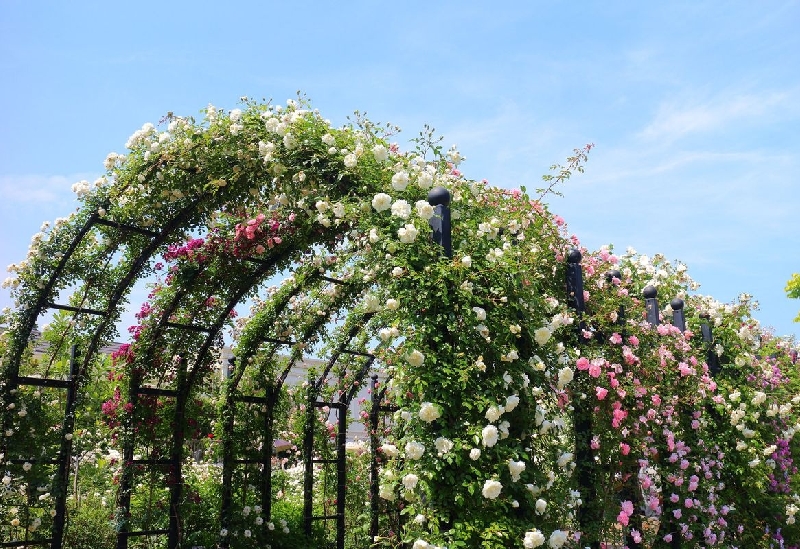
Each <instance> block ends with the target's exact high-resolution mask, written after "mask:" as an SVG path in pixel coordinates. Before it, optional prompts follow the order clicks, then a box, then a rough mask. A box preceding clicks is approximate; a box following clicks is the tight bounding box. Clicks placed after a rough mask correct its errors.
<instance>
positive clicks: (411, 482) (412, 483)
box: [403, 473, 419, 491]
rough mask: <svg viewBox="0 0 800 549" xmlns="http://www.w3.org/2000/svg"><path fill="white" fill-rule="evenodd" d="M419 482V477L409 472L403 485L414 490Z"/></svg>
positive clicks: (404, 478)
mask: <svg viewBox="0 0 800 549" xmlns="http://www.w3.org/2000/svg"><path fill="white" fill-rule="evenodd" d="M417 482H419V477H418V476H417V475H415V474H414V473H408V474H407V475H406V476H404V477H403V486H404V487H405V489H406V490H409V491H410V490H413V489H414V488H416V487H417Z"/></svg>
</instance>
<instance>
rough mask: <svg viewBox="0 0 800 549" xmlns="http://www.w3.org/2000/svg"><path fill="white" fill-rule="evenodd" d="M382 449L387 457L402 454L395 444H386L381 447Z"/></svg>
mask: <svg viewBox="0 0 800 549" xmlns="http://www.w3.org/2000/svg"><path fill="white" fill-rule="evenodd" d="M380 450H381V452H383V454H384V455H385V456H386V457H390V458H392V457H397V456H399V455H400V452H398V450H397V446H395V445H394V444H384V445H382V446H381V447H380Z"/></svg>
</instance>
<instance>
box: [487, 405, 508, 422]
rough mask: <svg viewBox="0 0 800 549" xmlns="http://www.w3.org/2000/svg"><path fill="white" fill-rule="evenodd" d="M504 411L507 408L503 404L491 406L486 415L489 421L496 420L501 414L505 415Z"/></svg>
mask: <svg viewBox="0 0 800 549" xmlns="http://www.w3.org/2000/svg"><path fill="white" fill-rule="evenodd" d="M503 412H505V408H503V407H502V406H489V409H488V410H486V415H485V417H486V419H488V420H489V421H491V422H495V421H497V420H498V419H500V416H502V415H503Z"/></svg>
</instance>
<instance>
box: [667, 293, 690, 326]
mask: <svg viewBox="0 0 800 549" xmlns="http://www.w3.org/2000/svg"><path fill="white" fill-rule="evenodd" d="M669 305H670V307H672V325H673V326H675V327H676V328H678V329H679V330H680V331H681V332H685V331H686V316H685V314H684V312H683V300H682V299H681V298H679V297H676V298H675V299H673V300H672V301H670V303H669Z"/></svg>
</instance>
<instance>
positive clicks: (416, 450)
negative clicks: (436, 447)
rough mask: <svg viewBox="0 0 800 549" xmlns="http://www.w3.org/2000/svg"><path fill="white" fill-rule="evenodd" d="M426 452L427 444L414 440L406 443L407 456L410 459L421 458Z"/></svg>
mask: <svg viewBox="0 0 800 549" xmlns="http://www.w3.org/2000/svg"><path fill="white" fill-rule="evenodd" d="M424 453H425V446H423V445H422V444H420V443H419V442H416V441H414V440H412V441H411V442H408V443H406V457H407V458H408V459H420V458H421V457H422V454H424Z"/></svg>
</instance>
